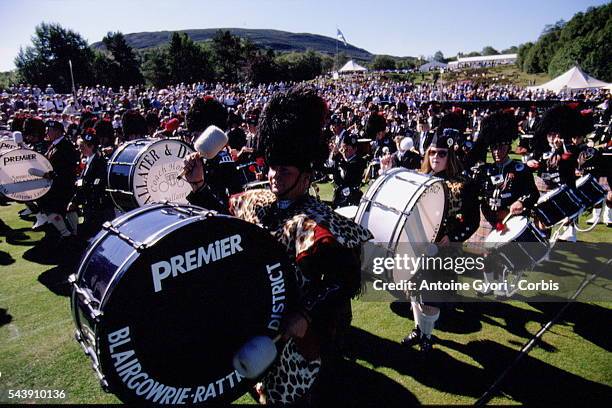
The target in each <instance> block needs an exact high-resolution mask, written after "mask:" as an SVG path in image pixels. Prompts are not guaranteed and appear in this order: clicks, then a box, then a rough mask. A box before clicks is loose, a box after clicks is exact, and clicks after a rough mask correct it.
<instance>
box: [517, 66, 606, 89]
mask: <svg viewBox="0 0 612 408" xmlns="http://www.w3.org/2000/svg"><path fill="white" fill-rule="evenodd" d="M606 86H609V84H608V83H606V82H603V81H600V80H599V79H596V78H593V77H592V76H590V75H589V74H587V73H586V72H584V71H583V70H582V69H580V67H579V66H577V65H575V66H574V67H573V68H571V69H570V70H569V71H567V72H565V73H563V74H561V75H559V76H558V77H556V78H555V79H553V80H550V81H548V82H546V83H544V84H542V85H536V86H530V87H528V89H533V90H537V89H544V90H548V91H553V92H559V91H561V90H564V89H566V90H571V89H587V88H603V87H606Z"/></svg>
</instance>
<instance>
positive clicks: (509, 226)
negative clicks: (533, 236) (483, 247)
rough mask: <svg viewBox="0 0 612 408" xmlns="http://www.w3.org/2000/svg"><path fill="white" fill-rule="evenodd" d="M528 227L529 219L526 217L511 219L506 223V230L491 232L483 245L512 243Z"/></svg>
mask: <svg viewBox="0 0 612 408" xmlns="http://www.w3.org/2000/svg"><path fill="white" fill-rule="evenodd" d="M528 225H529V219H528V218H527V217H523V216H517V217H512V218H510V219H509V220H508V221H507V222H506V224H505V226H506V229H504V230H503V231H497V230H494V231H491V233H490V234H489V235H488V236H487V238H486V239H485V243H487V244H506V243H508V242H512V241H514V240H515V239H516V238H517V237H519V236H520V235H521V234H522V233H523V232H524V231H525V229H526V228H527V226H528Z"/></svg>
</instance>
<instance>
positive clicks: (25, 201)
mask: <svg viewBox="0 0 612 408" xmlns="http://www.w3.org/2000/svg"><path fill="white" fill-rule="evenodd" d="M15 150H27V151H28V152H32V153H35V154H36V155H37V156H38V158H43V159H44V160H45V161H46V162H47V163H48V164H49V168H50V169H51V170H53V165H52V164H51V162H50V161H49V159H47V156H45V155H44V154H42V153H39V152H37V151H36V150H34V149H29V148H27V147H23V146H17V147H15V148H13V149H8V150H5V151H3V152H0V158H2V156H4V155H5V154H7V153H10V152H14V151H15ZM52 186H53V180H50V181H49V186H48V187H44V188H46V189H47V191H45V193H44V194H43V195H41V196H40V197H38V198H35V199H33V200H18V199H16V198H13V197H9V196H7V195H4V194H2V193H0V196H1V197H6V198H8V199H9V200H12V201H15V202H17V203H30V202H32V201H36V200H40V199H41V198H43V197H44V196H45V195H47V193H48V192H49V190H51V187H52Z"/></svg>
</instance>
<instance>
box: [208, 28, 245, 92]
mask: <svg viewBox="0 0 612 408" xmlns="http://www.w3.org/2000/svg"><path fill="white" fill-rule="evenodd" d="M212 50H213V59H214V61H215V66H216V67H217V75H218V77H219V79H220V80H222V81H226V82H236V81H238V79H239V75H240V70H241V67H242V65H243V63H244V62H245V58H244V56H245V53H244V50H243V43H242V41H241V40H240V37H237V36H235V35H232V34H231V33H230V32H229V31H227V30H226V31H223V30H218V31H217V33H216V34H215V35H214V36H213V38H212Z"/></svg>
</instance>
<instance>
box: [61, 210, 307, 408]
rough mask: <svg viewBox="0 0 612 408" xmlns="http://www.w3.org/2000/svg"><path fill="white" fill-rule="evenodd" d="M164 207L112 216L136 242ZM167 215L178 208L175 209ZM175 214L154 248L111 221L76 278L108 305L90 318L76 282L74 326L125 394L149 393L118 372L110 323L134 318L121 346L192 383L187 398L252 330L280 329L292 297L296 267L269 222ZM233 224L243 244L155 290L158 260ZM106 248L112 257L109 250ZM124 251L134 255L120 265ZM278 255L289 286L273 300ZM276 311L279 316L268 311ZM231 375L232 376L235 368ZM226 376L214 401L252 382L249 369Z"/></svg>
mask: <svg viewBox="0 0 612 408" xmlns="http://www.w3.org/2000/svg"><path fill="white" fill-rule="evenodd" d="M191 208H193V207H191ZM164 211H165V212H168V213H172V212H173V211H174V210H173V209H172V208H170V207H169V206H164V205H155V206H151V207H142V208H139V209H136V210H134V211H132V212H130V213H127V214H125V215H124V216H122V217H120V218H119V219H118V220H119V222H117V220H115V222H114V224H121V220H123V221H124V223H123V224H122V225H123V228H119V229H120V230H121V231H123V232H124V233H126V235H129V234H132V235H133V237H134V238H132V239H133V240H134V241H136V242H142V241H146V238H144V239H142V237H143V236H145V235H147V234H150V231H151V230H152V229H155V228H157V229H159V227H160V224H163V223H164V222H163V218H164V216H165V215H164ZM133 213H135V215H133ZM168 215H169V216H170V217H169V218H172V214H168ZM174 218H175V219H178V221H179V222H180V223H181V224H179V225H178V226H176V228H175V227H172V224H170V225H166V227H165V228H166V232H165V233H164V232H162V233H160V234H159V239H158V240H157V241H156V242H155V243H154V244H152V245H151V246H150V247H148V248H144V249H140V250H136V249H135V248H134V247H133V245H132V244H129V243H127V242H126V241H125V240H123V239H120V238H119V237H117V235H115V234H112V233H109V231H108V230H103V231H102V232H101V233H100V234H99V235H98V236H97V237H96V238H95V240H94V241H93V242H94V243H93V244H92V247H90V249H89V251H88V253H87V254H86V255H85V257H84V259H83V261H82V264H81V268H80V272H79V275H78V277H77V285H78V286H79V287H80V289H81V290H86V291H88V292H89V293H90V294H91V295H92V297H93V298H94V299H96V300H97V302H94V306H96V307H99V310H100V311H101V312H102V313H103V315H102V316H101V317H99V318H98V319H93V318H92V317H91V316H90V315H89V313H87V308H86V307H85V305H84V304H83V302H82V299H81V298H80V297H79V296H78V295H77V294H76V293H75V292H74V291H73V297H72V307H73V316H74V318H75V323H76V326H77V332H78V333H79V334H80V335H81V337H83V338H85V339H88V340H86V341H87V342H88V344H89V346H91V347H92V349H94V350H95V351H96V354H97V356H98V358H99V365H100V369H101V371H102V373H103V374H104V375H105V378H106V381H107V382H108V384H109V388H110V390H111V391H112V392H113V393H115V394H116V395H117V396H118V397H119V398H120V399H121V400H122V401H124V402H135V403H153V401H151V400H147V399H145V398H143V397H139V396H137V395H136V394H135V392H134V391H133V390H131V389H129V388H128V386H127V384H126V383H124V382H123V381H122V379H121V378H120V376H119V375H118V374H117V371H116V367H115V365H114V364H115V362H116V357H115V358H113V357H112V354H111V352H110V350H109V347H110V345H111V344H109V341H108V335H109V334H110V333H113V332H117V331H119V330H122V329H123V328H125V327H129V332H130V336H129V338H130V341H129V342H128V343H127V344H125V345H121V346H120V347H117V348H116V350H115V352H126V351H129V350H134V351H135V353H136V357H137V359H138V363H140V364H141V366H142V372H143V373H147V374H148V375H149V376H150V378H154V379H155V380H156V381H158V382H159V383H163V384H165V385H168V386H173V387H177V388H191V391H190V392H189V395H190V396H189V397H188V398H187V401H188V402H190V401H192V399H193V397H194V396H195V393H196V388H197V387H198V386H206V385H207V384H211V383H213V382H215V381H219V380H222V378H224V377H226V376H228V375H231V374H232V373H233V372H234V369H233V367H232V356H233V354H234V352H235V351H237V350H238V349H239V348H240V347H241V346H242V345H243V344H244V343H245V342H246V341H247V340H248V339H249V338H251V337H253V336H256V335H267V336H274V335H275V334H276V332H277V330H276V329H277V325H276V323H275V324H274V325H273V327H272V328H269V327H270V326H269V325H270V322H271V321H272V320H274V321H275V322H276V321H277V320H278V322H280V319H282V316H284V313H285V312H286V310H287V309H288V307H289V301H290V300H291V299H293V297H294V290H295V289H294V286H293V277H294V275H293V270H292V269H291V264H290V262H289V260H288V258H287V257H286V254H285V251H284V248H283V247H282V246H281V245H280V244H279V243H278V242H276V241H275V240H274V239H273V238H272V237H271V236H270V235H269V234H268V233H267V232H266V231H264V230H263V229H261V228H259V227H257V226H255V225H253V224H249V223H247V222H244V221H241V220H238V219H236V218H232V217H226V216H219V215H214V216H210V217H189V216H184V217H183V219H182V220H180V218H181V217H180V216H179V217H176V214H175V215H174ZM173 221H176V220H173ZM235 234H239V235H240V236H241V237H242V240H241V242H242V245H243V246H244V248H243V251H239V252H236V253H234V254H233V255H230V256H227V257H226V258H223V259H219V260H218V261H215V262H211V263H210V264H208V265H206V266H203V267H202V268H198V269H195V270H192V271H188V272H186V273H181V272H178V273H177V276H176V277H169V278H167V279H164V280H163V281H162V284H161V290H160V291H157V292H156V291H155V289H154V285H153V281H152V279H151V275H152V274H151V265H152V264H154V263H156V262H158V261H160V260H169V259H170V258H171V257H172V256H174V255H181V254H184V253H185V252H186V251H190V250H192V249H193V248H197V247H199V246H201V245H203V244H208V243H209V242H214V241H216V240H218V239H219V238H225V237H228V236H233V235H235ZM107 241H110V243H109V242H107ZM115 241H117V242H115ZM105 243H106V245H105ZM247 248H248V249H247ZM99 252H101V253H99ZM103 253H105V254H106V255H104V254H103ZM126 253H129V254H128V255H127V257H126ZM109 257H114V258H116V259H110V260H108V259H107V258H109ZM104 259H107V261H104ZM126 259H129V260H128V261H127V263H126V264H125V265H122V264H123V261H125V260H126ZM276 264H280V265H279V266H278V267H277V268H276V269H274V270H275V271H276V272H278V271H279V270H282V271H283V274H284V278H283V279H284V291H283V292H282V293H279V294H277V296H285V300H284V301H283V302H280V301H279V302H277V303H274V302H273V298H272V297H273V293H272V291H273V290H274V288H273V285H272V283H271V280H270V278H269V276H268V272H267V270H266V266H268V267H270V266H273V265H276ZM276 272H275V273H276ZM275 286H276V285H275ZM276 287H277V288H278V286H276ZM280 303H283V304H284V309H283V310H282V311H279V313H273V310H272V307H273V306H274V305H278V304H280ZM272 315H278V316H277V317H275V318H274V319H272V318H271V316H272ZM96 320H98V321H96ZM127 362H128V361H127V360H126V361H124V362H123V363H127ZM117 367H121V364H118V365H117ZM232 378H233V380H236V379H237V377H236V374H233V377H232ZM236 382H237V381H236ZM128 383H129V381H128ZM229 383H230V380H229V379H227V378H226V380H225V383H224V384H225V392H224V393H222V394H221V395H218V396H217V397H216V398H214V399H212V400H213V401H214V402H229V401H233V400H234V399H235V398H237V397H238V396H240V395H242V394H243V393H244V392H245V391H246V387H248V385H249V384H248V383H247V381H246V380H245V379H242V380H241V381H240V385H239V386H235V387H234V388H230V387H229ZM222 384H223V382H222ZM217 391H218V389H217ZM146 395H147V394H146V393H145V394H144V396H146ZM158 402H159V401H158ZM169 402H173V400H172V399H170V401H169ZM200 402H201V401H200ZM207 402H211V400H210V399H209V400H207Z"/></svg>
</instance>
